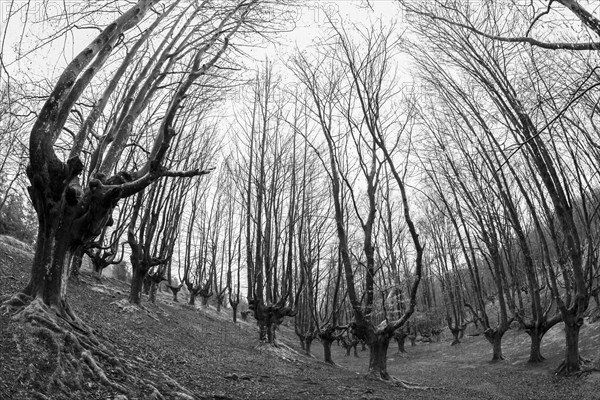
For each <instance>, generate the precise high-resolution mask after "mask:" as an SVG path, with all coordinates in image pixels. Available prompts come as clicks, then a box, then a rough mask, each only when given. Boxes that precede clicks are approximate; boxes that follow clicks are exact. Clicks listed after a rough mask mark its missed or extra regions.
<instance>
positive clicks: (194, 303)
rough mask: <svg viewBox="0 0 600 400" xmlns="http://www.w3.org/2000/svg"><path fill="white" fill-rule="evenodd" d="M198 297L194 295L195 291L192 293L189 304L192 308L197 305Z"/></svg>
mask: <svg viewBox="0 0 600 400" xmlns="http://www.w3.org/2000/svg"><path fill="white" fill-rule="evenodd" d="M196 296H197V294H196V293H194V291H193V290H192V291H190V298H189V299H188V304H189V305H190V306H195V305H196Z"/></svg>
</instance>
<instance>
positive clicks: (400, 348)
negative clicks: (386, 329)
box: [396, 336, 406, 353]
mask: <svg viewBox="0 0 600 400" xmlns="http://www.w3.org/2000/svg"><path fill="white" fill-rule="evenodd" d="M405 341H406V336H401V337H399V338H396V342H398V353H406V348H405V347H404V343H405Z"/></svg>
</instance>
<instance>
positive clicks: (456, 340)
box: [450, 329, 461, 346]
mask: <svg viewBox="0 0 600 400" xmlns="http://www.w3.org/2000/svg"><path fill="white" fill-rule="evenodd" d="M450 332H452V337H453V338H454V339H453V340H452V343H450V346H455V345H457V344H460V337H459V336H460V333H461V330H460V329H451V330H450Z"/></svg>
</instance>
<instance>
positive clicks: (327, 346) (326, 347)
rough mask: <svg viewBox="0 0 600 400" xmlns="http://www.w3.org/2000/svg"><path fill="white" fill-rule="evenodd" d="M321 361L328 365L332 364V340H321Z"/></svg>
mask: <svg viewBox="0 0 600 400" xmlns="http://www.w3.org/2000/svg"><path fill="white" fill-rule="evenodd" d="M322 343H323V359H324V360H325V362H326V363H328V364H334V362H333V359H332V358H331V344H332V343H333V340H328V339H323V341H322Z"/></svg>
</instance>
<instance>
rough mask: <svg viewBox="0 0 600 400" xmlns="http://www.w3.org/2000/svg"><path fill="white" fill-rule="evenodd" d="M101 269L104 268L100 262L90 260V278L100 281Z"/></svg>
mask: <svg viewBox="0 0 600 400" xmlns="http://www.w3.org/2000/svg"><path fill="white" fill-rule="evenodd" d="M103 269H104V268H102V264H101V263H95V262H92V278H94V279H95V280H97V281H98V282H101V281H102V271H103Z"/></svg>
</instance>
